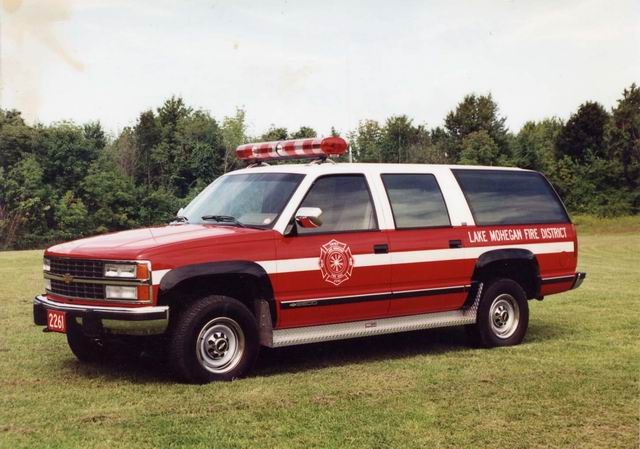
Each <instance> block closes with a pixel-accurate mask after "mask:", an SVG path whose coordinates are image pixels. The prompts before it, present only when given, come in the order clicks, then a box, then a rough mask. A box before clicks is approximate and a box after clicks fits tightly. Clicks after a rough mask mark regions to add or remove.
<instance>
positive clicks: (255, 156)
mask: <svg viewBox="0 0 640 449" xmlns="http://www.w3.org/2000/svg"><path fill="white" fill-rule="evenodd" d="M348 147H349V144H348V143H347V141H346V140H344V139H343V138H342V137H323V138H319V139H295V140H280V141H277V142H262V143H247V144H244V145H240V146H239V147H238V148H236V156H237V158H238V159H240V160H243V161H255V162H264V161H271V160H278V159H308V158H319V159H323V158H326V157H329V156H340V155H341V154H344V153H345V152H346V151H347V148H348Z"/></svg>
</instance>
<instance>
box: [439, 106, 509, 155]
mask: <svg viewBox="0 0 640 449" xmlns="http://www.w3.org/2000/svg"><path fill="white" fill-rule="evenodd" d="M505 121H506V118H505V117H500V115H499V110H498V105H497V104H496V102H495V101H493V98H492V97H491V95H480V96H477V95H475V94H472V95H467V96H466V97H464V99H463V100H462V102H461V103H460V104H458V106H457V107H456V109H455V111H451V112H449V114H447V117H446V118H445V121H444V123H445V129H446V131H447V134H448V137H449V139H447V141H446V144H447V148H446V153H447V155H448V157H450V158H451V159H452V160H454V161H457V160H458V159H459V158H460V154H461V153H462V150H463V141H464V139H465V137H467V136H468V135H469V134H471V133H475V132H478V131H485V132H486V133H487V134H488V135H489V137H491V139H492V140H493V141H494V142H495V144H496V146H497V148H498V153H499V155H500V156H503V157H504V158H507V157H509V155H510V148H509V142H508V139H507V128H506V126H505Z"/></svg>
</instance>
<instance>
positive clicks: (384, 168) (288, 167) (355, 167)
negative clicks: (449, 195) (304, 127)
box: [227, 162, 531, 174]
mask: <svg viewBox="0 0 640 449" xmlns="http://www.w3.org/2000/svg"><path fill="white" fill-rule="evenodd" d="M456 168H457V169H470V170H506V171H531V170H524V169H522V168H516V167H489V166H479V165H445V164H378V163H362V162H360V163H335V164H332V163H330V162H325V163H322V164H320V163H307V164H278V165H260V166H253V167H246V168H242V169H239V170H236V171H233V172H230V173H227V174H240V173H301V174H310V173H315V174H328V173H348V172H359V173H366V172H370V173H400V172H410V173H423V172H424V173H437V172H440V171H444V170H447V171H448V170H451V169H456Z"/></svg>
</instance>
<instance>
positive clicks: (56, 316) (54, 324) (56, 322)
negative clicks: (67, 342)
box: [47, 310, 67, 334]
mask: <svg viewBox="0 0 640 449" xmlns="http://www.w3.org/2000/svg"><path fill="white" fill-rule="evenodd" d="M47 328H48V329H49V330H50V331H53V332H62V333H63V334H64V333H66V332H67V318H66V317H65V313H64V312H60V311H58V310H47Z"/></svg>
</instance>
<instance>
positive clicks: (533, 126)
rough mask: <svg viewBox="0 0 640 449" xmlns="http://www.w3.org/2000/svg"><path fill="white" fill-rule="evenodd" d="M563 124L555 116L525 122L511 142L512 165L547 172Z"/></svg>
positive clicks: (552, 161)
mask: <svg viewBox="0 0 640 449" xmlns="http://www.w3.org/2000/svg"><path fill="white" fill-rule="evenodd" d="M562 127H563V124H562V121H560V120H559V119H557V118H550V119H545V120H542V121H541V122H526V123H525V124H524V125H523V127H522V128H521V129H520V131H519V132H518V134H517V135H516V136H515V140H514V142H513V162H514V165H516V166H518V167H522V168H528V169H531V170H538V171H541V172H543V173H549V172H550V171H551V170H552V167H553V163H554V157H555V144H556V141H557V139H558V135H559V134H560V131H561V130H562Z"/></svg>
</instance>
